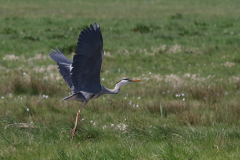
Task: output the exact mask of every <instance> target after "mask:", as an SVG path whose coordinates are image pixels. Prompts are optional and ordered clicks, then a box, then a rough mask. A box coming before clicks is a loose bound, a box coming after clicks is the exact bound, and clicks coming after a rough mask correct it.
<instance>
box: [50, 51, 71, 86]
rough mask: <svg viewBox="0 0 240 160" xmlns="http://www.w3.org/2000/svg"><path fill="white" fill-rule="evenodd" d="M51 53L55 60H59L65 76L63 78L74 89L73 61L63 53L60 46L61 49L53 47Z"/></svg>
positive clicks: (62, 73)
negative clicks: (72, 77) (72, 76)
mask: <svg viewBox="0 0 240 160" xmlns="http://www.w3.org/2000/svg"><path fill="white" fill-rule="evenodd" d="M49 55H50V57H51V58H52V59H53V60H54V61H56V62H57V64H58V68H59V72H60V73H61V75H62V76H63V79H64V80H65V81H66V82H67V84H68V85H69V86H70V88H71V89H72V90H73V89H74V87H73V83H72V79H71V66H72V63H73V62H72V61H70V60H69V59H67V58H66V57H65V56H64V55H63V53H62V50H61V49H60V48H59V49H57V48H56V51H55V50H53V49H52V52H50V53H49Z"/></svg>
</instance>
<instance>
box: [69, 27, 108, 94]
mask: <svg viewBox="0 0 240 160" xmlns="http://www.w3.org/2000/svg"><path fill="white" fill-rule="evenodd" d="M103 54H104V52H103V40H102V33H101V30H100V26H99V24H96V23H95V24H94V26H92V25H91V26H90V28H86V29H84V30H83V31H82V32H81V34H80V36H79V38H78V43H77V49H76V55H75V56H74V57H73V64H72V67H73V69H72V71H71V73H72V83H73V85H74V92H79V91H84V92H88V93H98V92H99V91H100V89H101V85H100V70H101V65H102V58H103Z"/></svg>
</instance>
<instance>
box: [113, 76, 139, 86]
mask: <svg viewBox="0 0 240 160" xmlns="http://www.w3.org/2000/svg"><path fill="white" fill-rule="evenodd" d="M139 81H141V80H139V79H130V78H123V79H122V80H121V81H120V82H118V83H120V84H121V86H122V85H126V84H129V83H133V82H139ZM118 83H117V84H118Z"/></svg>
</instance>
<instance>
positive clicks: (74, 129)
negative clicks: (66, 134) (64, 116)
mask: <svg viewBox="0 0 240 160" xmlns="http://www.w3.org/2000/svg"><path fill="white" fill-rule="evenodd" d="M76 129H77V126H75V127H74V128H73V130H72V131H71V132H72V139H73V137H74V135H75V131H76Z"/></svg>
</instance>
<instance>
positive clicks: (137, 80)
mask: <svg viewBox="0 0 240 160" xmlns="http://www.w3.org/2000/svg"><path fill="white" fill-rule="evenodd" d="M131 81H132V82H139V81H142V80H140V79H132V80H131Z"/></svg>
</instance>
